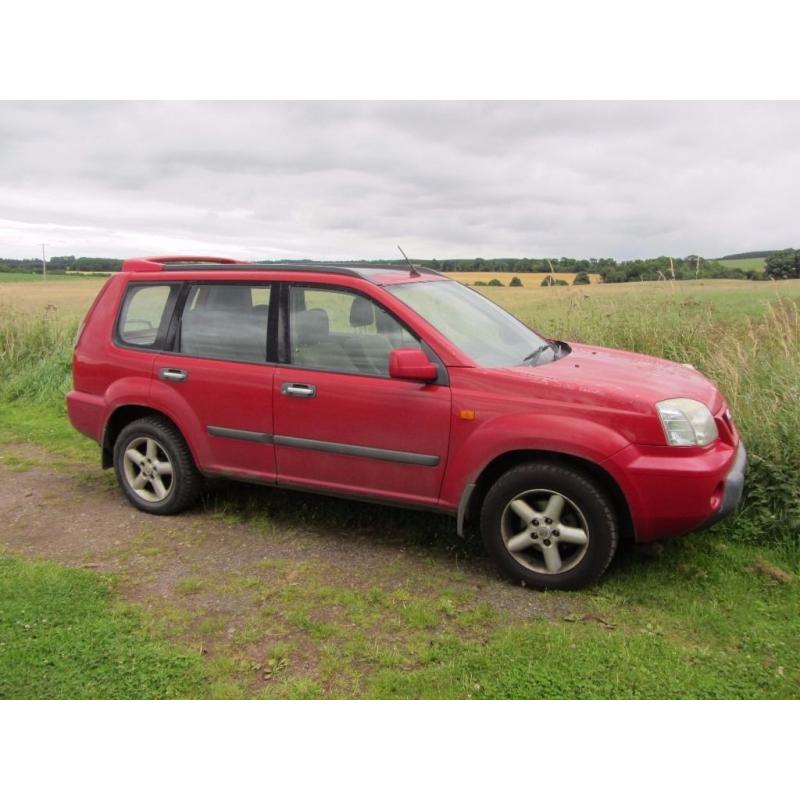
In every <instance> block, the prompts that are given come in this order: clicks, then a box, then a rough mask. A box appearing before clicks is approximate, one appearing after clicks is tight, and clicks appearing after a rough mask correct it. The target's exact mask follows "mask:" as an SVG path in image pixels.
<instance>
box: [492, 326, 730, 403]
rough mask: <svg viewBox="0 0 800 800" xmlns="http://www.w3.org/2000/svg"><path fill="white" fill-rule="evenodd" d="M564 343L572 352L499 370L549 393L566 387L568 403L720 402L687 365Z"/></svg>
mask: <svg viewBox="0 0 800 800" xmlns="http://www.w3.org/2000/svg"><path fill="white" fill-rule="evenodd" d="M569 347H570V350H571V352H569V353H568V354H567V355H566V356H564V357H563V358H559V359H557V360H555V361H550V362H547V363H544V364H539V365H537V366H527V365H521V366H518V367H507V368H505V369H503V372H504V373H505V374H506V375H508V377H509V378H510V377H511V376H512V375H513V377H514V379H517V380H519V379H523V380H525V382H528V381H531V382H532V383H536V384H537V385H538V386H539V390H547V389H548V388H549V389H550V391H551V392H552V393H553V395H554V396H555V395H561V393H562V391H563V390H566V391H567V392H569V393H571V394H572V398H571V399H572V402H576V403H588V404H592V405H594V404H599V405H606V404H608V405H611V406H615V407H617V408H620V409H626V410H629V411H635V412H639V413H642V412H643V411H646V410H651V409H653V407H654V405H655V403H657V402H658V401H659V400H668V399H670V398H673V397H689V398H691V399H692V400H699V401H700V402H701V403H704V404H705V405H706V406H707V407H708V408H709V409H710V411H711V412H712V413H713V414H716V413H717V412H718V411H719V409H720V407H721V405H722V396H721V395H720V393H719V391H718V390H717V387H716V386H714V384H713V383H712V382H711V381H710V380H709V379H708V378H706V377H705V376H704V375H702V374H701V373H700V372H698V371H697V370H696V369H693V368H692V367H690V366H685V365H683V364H677V363H676V362H674V361H667V360H665V359H663V358H654V357H653V356H646V355H642V354H641V353H630V352H627V351H625V350H612V349H611V348H609V347H594V346H591V345H585V344H574V343H571V342H570V343H569ZM564 399H566V398H564Z"/></svg>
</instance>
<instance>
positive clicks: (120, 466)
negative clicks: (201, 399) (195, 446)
mask: <svg viewBox="0 0 800 800" xmlns="http://www.w3.org/2000/svg"><path fill="white" fill-rule="evenodd" d="M134 453H138V455H134ZM137 462H138V463H137ZM114 471H115V472H116V474H117V480H118V481H119V485H120V486H121V487H122V491H123V492H125V495H126V497H127V498H128V500H129V501H130V503H131V504H132V505H134V506H135V507H136V508H138V509H140V510H141V511H146V512H148V513H149V514H179V513H180V512H181V511H184V510H186V509H187V508H189V507H190V506H192V505H194V503H195V502H196V501H197V498H198V497H199V495H200V492H201V490H202V488H203V477H202V475H201V474H200V473H199V472H198V470H197V467H196V466H195V464H194V459H193V458H192V454H191V453H190V452H189V448H188V446H187V444H186V441H185V440H184V438H183V436H181V434H180V432H179V431H178V430H177V428H175V426H174V425H173V424H172V423H171V422H168V421H167V420H166V419H164V418H163V417H157V416H152V417H143V418H142V419H137V420H135V421H134V422H131V423H130V424H129V425H126V426H125V427H124V428H123V429H122V431H121V432H120V434H119V436H117V440H116V442H115V443H114ZM137 479H138V480H137Z"/></svg>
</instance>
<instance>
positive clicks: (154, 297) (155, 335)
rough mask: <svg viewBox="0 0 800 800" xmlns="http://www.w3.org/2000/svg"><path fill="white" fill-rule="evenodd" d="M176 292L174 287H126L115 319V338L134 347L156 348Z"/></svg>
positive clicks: (163, 284) (160, 285)
mask: <svg viewBox="0 0 800 800" xmlns="http://www.w3.org/2000/svg"><path fill="white" fill-rule="evenodd" d="M177 292H178V286H177V285H175V284H165V283H162V284H157V285H156V284H145V285H143V286H137V285H135V284H133V285H131V286H130V287H129V288H128V291H127V293H126V295H125V300H124V302H123V304H122V312H121V313H120V318H119V327H118V333H119V338H120V340H121V341H123V342H124V343H125V344H129V345H133V346H135V347H157V346H158V345H159V344H160V339H161V338H163V334H164V330H163V328H164V327H165V323H166V322H167V320H166V319H165V317H166V313H165V312H166V311H167V308H169V309H170V314H171V309H172V305H173V302H174V298H175V296H176V294H177Z"/></svg>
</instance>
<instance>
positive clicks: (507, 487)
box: [481, 464, 618, 589]
mask: <svg viewBox="0 0 800 800" xmlns="http://www.w3.org/2000/svg"><path fill="white" fill-rule="evenodd" d="M531 489H544V490H550V491H553V492H558V493H560V494H562V495H564V496H565V497H566V498H568V499H569V500H570V501H571V502H573V503H574V504H575V505H576V506H577V507H578V508H579V509H580V511H581V513H582V514H583V516H584V517H585V519H586V523H587V526H588V534H589V544H588V547H587V551H586V554H585V555H584V557H583V558H582V559H581V560H580V561H579V562H578V563H577V564H576V565H575V566H574V567H572V568H571V569H569V570H567V571H566V572H561V573H558V574H555V575H549V574H547V573H540V572H535V571H534V570H531V569H527V568H526V567H524V566H523V565H522V564H520V563H519V561H517V560H516V559H515V558H514V556H513V555H512V554H511V553H510V552H509V551H508V548H507V547H506V545H505V542H504V540H503V535H502V532H501V528H500V522H501V518H502V515H503V512H504V510H505V508H506V506H507V505H508V503H509V502H511V500H513V499H514V498H515V497H516V496H517V495H519V494H521V493H523V492H525V491H529V490H531ZM481 534H482V536H483V542H484V546H485V547H486V550H487V552H488V553H489V555H490V556H491V558H492V559H493V560H494V562H495V564H496V565H497V566H498V567H499V568H500V570H501V571H502V572H503V573H505V574H506V575H507V576H508V577H509V578H510V579H511V580H513V581H515V582H518V583H522V584H523V585H525V586H533V587H536V588H540V589H577V588H580V587H583V586H586V585H588V584H590V583H593V582H594V581H596V580H597V579H598V578H599V577H600V576H601V575H602V574H603V572H605V569H606V567H607V566H608V564H609V562H610V561H611V558H612V556H613V555H614V552H615V550H616V547H617V540H618V534H617V522H616V518H615V515H614V510H613V507H612V505H611V503H610V502H609V500H608V498H607V497H606V495H605V493H604V492H603V491H602V489H600V487H599V486H597V484H596V483H595V482H594V481H593V480H591V479H590V478H589V477H588V476H585V475H583V474H581V473H579V472H577V471H576V470H572V469H570V468H568V467H562V466H560V465H551V464H526V465H522V466H519V467H515V468H514V469H512V470H510V471H509V472H507V473H506V474H505V475H503V476H501V477H500V478H499V479H498V480H497V482H496V483H495V484H494V485H493V486H492V487H491V488H490V489H489V491H488V492H487V494H486V497H485V499H484V502H483V507H482V509H481Z"/></svg>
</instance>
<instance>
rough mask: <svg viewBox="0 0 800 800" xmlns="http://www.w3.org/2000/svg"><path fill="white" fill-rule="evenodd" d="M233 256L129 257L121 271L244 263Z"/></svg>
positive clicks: (149, 270)
mask: <svg viewBox="0 0 800 800" xmlns="http://www.w3.org/2000/svg"><path fill="white" fill-rule="evenodd" d="M246 263H247V262H246V261H238V260H237V259H235V258H220V257H219V256H148V257H147V258H129V259H127V260H126V261H123V262H122V271H123V272H161V271H162V270H163V269H164V268H165V267H166V266H170V265H173V264H246Z"/></svg>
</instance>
